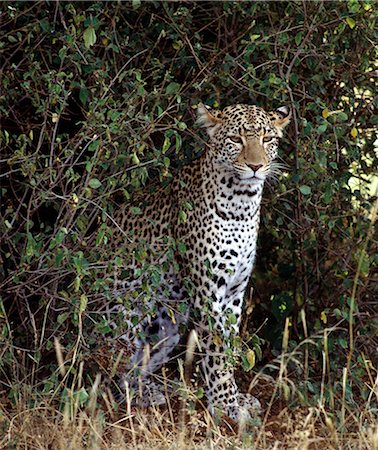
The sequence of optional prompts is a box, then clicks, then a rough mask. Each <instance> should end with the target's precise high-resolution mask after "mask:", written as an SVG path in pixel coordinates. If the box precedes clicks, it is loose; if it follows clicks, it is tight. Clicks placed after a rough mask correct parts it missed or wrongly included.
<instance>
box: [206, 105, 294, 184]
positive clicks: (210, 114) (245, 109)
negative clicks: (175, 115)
mask: <svg viewBox="0 0 378 450" xmlns="http://www.w3.org/2000/svg"><path fill="white" fill-rule="evenodd" d="M290 117H291V112H290V110H289V108H288V107H286V106H283V107H281V108H278V109H277V110H276V111H272V112H266V111H264V110H263V109H262V108H259V107H258V106H250V105H234V106H228V107H227V108H225V109H224V110H222V111H218V110H213V109H211V108H209V107H207V106H204V105H202V104H200V105H199V106H198V123H199V124H200V125H201V126H203V127H204V128H206V130H207V133H208V135H209V137H210V140H209V151H210V153H211V155H212V158H213V159H214V160H215V161H216V162H217V163H220V164H221V165H222V166H224V167H225V168H226V169H228V170H230V171H233V172H234V173H235V174H237V175H238V176H239V178H241V179H245V180H251V181H252V182H261V181H264V180H265V179H266V178H267V176H269V174H272V173H274V172H275V169H276V168H277V167H278V165H277V164H276V163H274V159H275V158H276V157H277V153H278V141H279V138H280V137H282V133H283V129H284V128H285V127H286V126H287V125H288V124H289V122H290Z"/></svg>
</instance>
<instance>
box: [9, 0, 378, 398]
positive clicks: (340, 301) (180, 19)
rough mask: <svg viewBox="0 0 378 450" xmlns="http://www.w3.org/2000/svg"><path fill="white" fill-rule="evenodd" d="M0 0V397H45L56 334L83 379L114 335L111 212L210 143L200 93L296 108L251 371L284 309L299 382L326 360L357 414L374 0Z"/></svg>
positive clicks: (372, 309) (367, 309) (364, 314)
mask: <svg viewBox="0 0 378 450" xmlns="http://www.w3.org/2000/svg"><path fill="white" fill-rule="evenodd" d="M0 7H1V16H2V22H3V24H2V29H1V33H2V36H1V43H0V46H1V47H0V48H1V54H2V58H1V65H2V72H1V73H2V75H1V97H0V114H1V165H2V170H1V172H2V173H1V223H0V227H1V261H2V269H1V270H2V271H1V296H2V297H1V299H0V307H1V309H0V342H1V345H0V391H2V390H6V391H7V392H8V393H9V392H11V394H12V395H13V396H17V392H18V389H19V383H20V382H21V380H23V382H27V383H29V384H32V383H34V382H36V381H37V380H43V384H42V387H41V388H43V389H45V392H48V391H49V389H51V388H52V386H54V383H55V382H56V380H57V378H58V376H59V372H58V371H56V365H55V364H56V362H55V351H54V338H57V339H58V340H59V342H61V345H62V346H63V348H64V353H65V354H66V355H67V360H68V361H71V362H72V364H71V369H70V370H72V371H74V370H75V367H74V365H75V364H74V363H77V362H80V361H85V360H86V358H87V357H88V355H89V354H91V353H92V352H93V351H94V350H95V349H96V348H97V346H98V345H99V343H100V342H101V338H102V337H103V336H104V335H105V333H108V332H110V331H111V330H110V327H109V324H108V323H107V321H106V319H105V318H104V316H103V314H102V312H101V310H100V307H99V304H100V303H101V301H100V302H99V300H98V298H107V299H109V298H110V297H111V291H112V286H113V284H114V277H115V275H114V274H115V272H116V269H117V268H118V269H122V261H123V259H122V258H124V257H125V255H127V252H128V246H127V243H125V246H124V248H120V249H118V250H117V252H116V254H114V253H113V252H111V251H109V247H108V245H107V244H108V243H109V242H110V241H111V239H112V229H114V226H116V225H115V224H114V223H113V222H112V217H113V213H114V210H115V209H116V208H119V207H123V206H127V204H128V203H129V202H130V201H131V200H132V198H133V197H134V196H135V195H136V194H137V195H143V192H145V189H146V186H147V188H148V189H149V188H151V186H153V185H156V184H160V183H168V182H169V180H170V179H171V177H172V176H180V175H179V173H180V171H179V169H180V166H182V164H184V163H186V162H188V161H190V160H191V159H193V158H195V157H196V156H198V155H199V154H200V153H201V151H203V149H204V139H205V136H204V135H203V134H202V132H200V131H199V130H198V128H197V127H196V125H195V107H196V105H197V104H198V102H200V101H202V102H204V103H207V104H209V105H211V106H214V107H221V108H222V107H225V106H228V105H231V104H235V103H243V102H244V103H252V104H257V105H260V106H262V107H264V108H265V109H267V110H270V109H274V108H277V107H279V106H281V105H284V104H286V105H289V106H290V107H291V108H292V111H293V119H292V125H291V126H290V128H289V130H288V132H287V134H286V138H285V139H284V142H283V144H282V146H281V147H282V148H281V159H282V161H283V162H285V163H286V164H287V166H288V168H287V171H284V173H283V174H282V176H281V177H280V179H279V181H278V182H277V183H275V184H273V185H270V186H267V188H266V191H265V200H264V205H263V220H262V226H261V230H260V237H259V251H258V257H257V267H256V270H255V273H254V276H253V278H252V281H251V293H248V296H247V297H248V301H247V303H248V305H249V309H248V311H247V313H250V312H251V309H252V307H253V315H252V316H251V315H250V314H249V315H248V314H247V318H248V320H246V322H245V325H244V329H245V330H246V333H245V336H246V335H247V334H248V333H253V332H254V331H255V330H256V329H258V330H259V331H258V332H257V338H256V337H255V339H254V341H253V342H254V345H255V347H254V350H255V352H256V355H257V356H258V359H259V360H260V362H259V364H263V363H267V362H269V361H270V360H271V359H272V358H273V357H274V356H275V355H277V351H278V350H280V349H281V345H282V334H283V329H284V324H285V321H286V319H287V318H290V320H289V321H288V322H286V323H287V325H288V332H289V341H288V342H287V343H286V344H285V345H284V347H285V350H288V351H291V350H293V349H294V348H296V346H297V345H299V347H298V348H299V351H300V352H301V351H302V350H301V349H303V355H304V356H303V358H302V356H299V357H298V359H301V358H302V360H303V359H305V364H304V366H303V367H304V369H305V377H300V378H301V379H302V381H303V380H304V382H305V386H306V390H307V389H308V390H309V392H310V393H313V394H314V395H318V394H319V390H318V388H317V386H318V384H319V383H320V381H321V379H320V375H321V373H322V370H323V369H324V370H325V371H326V373H327V383H328V385H327V386H328V388H329V393H328V395H329V401H330V403H331V404H332V402H333V397H332V394H331V393H332V392H335V393H336V396H337V395H338V394H340V395H341V390H342V389H343V392H344V394H343V395H344V396H345V395H346V396H347V400H348V401H350V402H351V403H353V401H354V397H353V396H358V397H359V396H360V395H365V398H366V397H367V396H368V395H369V394H370V392H369V391H366V392H365V394H364V393H363V391H362V390H360V389H357V388H356V387H359V386H362V385H363V383H364V381H365V380H366V379H367V378H366V377H368V376H372V377H374V376H376V374H375V375H374V367H375V368H376V367H377V365H378V360H377V354H378V352H377V346H378V342H377V331H378V312H377V291H376V290H375V291H374V289H376V287H377V286H376V284H374V270H376V266H377V262H378V256H377V254H376V253H374V250H375V249H376V248H377V242H376V236H374V233H373V231H374V227H373V219H374V216H375V215H376V211H377V206H374V204H375V205H377V203H376V192H374V189H376V186H377V177H376V169H377V165H378V152H377V147H376V146H375V145H374V141H375V139H376V137H375V133H374V129H375V127H376V124H377V119H378V116H377V115H376V110H377V109H376V108H377V100H376V99H375V100H374V98H373V91H374V84H373V79H374V76H376V74H377V72H376V68H375V67H374V58H375V56H376V55H375V53H374V39H375V35H374V29H376V23H375V17H376V16H377V8H376V5H374V3H373V2H369V1H364V2H363V1H357V0H348V1H345V2H299V1H292V2H171V3H169V2H148V3H141V2H140V1H137V0H135V1H133V2H127V3H122V2H76V3H75V2H72V3H71V2H3V3H2V4H1V5H0ZM374 208H375V210H374ZM135 212H136V214H138V211H137V210H136V211H135ZM141 220H142V217H141ZM93 236H94V239H93V238H90V237H93ZM172 245H174V243H172ZM140 260H141V267H143V270H149V271H150V272H151V284H152V285H153V284H154V283H156V284H158V283H159V280H160V278H159V268H158V267H151V266H149V267H146V266H145V265H143V252H142V251H141V252H140ZM375 282H376V279H375ZM266 319H267V320H266ZM311 335H314V336H315V337H316V336H317V337H319V339H314V341H313V342H312V343H311V344H306V345H304V346H300V342H302V341H303V339H305V338H307V337H308V336H311ZM321 337H323V338H324V339H320V338H321ZM322 352H323V354H324V352H325V354H326V359H327V361H328V364H327V367H326V368H324V366H323V363H322ZM297 356H298V355H297ZM345 367H346V368H347V370H348V377H349V378H348V380H349V379H350V380H352V381H350V383H349V384H348V386H349V387H348V389H347V392H346V394H345V385H344V387H342V382H341V379H342V373H343V368H345ZM86 369H88V367H86ZM297 370H298V371H299V374H297V375H300V371H301V370H302V369H300V368H299V367H298V368H297ZM375 370H376V369H375ZM87 373H89V376H94V373H91V372H90V370H87ZM293 376H294V374H293ZM323 381H324V378H323ZM370 381H371V380H370ZM306 392H307V391H306ZM327 392H328V391H327ZM12 395H11V397H12ZM319 395H320V394H319ZM84 397H85V395H84ZM84 400H85V398H84V399H83V401H84Z"/></svg>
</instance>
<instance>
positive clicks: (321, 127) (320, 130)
mask: <svg viewBox="0 0 378 450" xmlns="http://www.w3.org/2000/svg"><path fill="white" fill-rule="evenodd" d="M327 127H328V123H327V122H324V123H322V124H321V125H319V126H318V128H317V129H316V131H317V132H318V133H319V134H323V133H325V131H326V130H327Z"/></svg>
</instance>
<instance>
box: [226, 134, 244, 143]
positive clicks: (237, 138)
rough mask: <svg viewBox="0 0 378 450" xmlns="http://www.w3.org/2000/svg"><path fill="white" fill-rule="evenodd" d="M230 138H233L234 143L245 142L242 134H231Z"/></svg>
mask: <svg viewBox="0 0 378 450" xmlns="http://www.w3.org/2000/svg"><path fill="white" fill-rule="evenodd" d="M229 138H230V139H231V141H232V142H233V143H234V144H243V139H242V137H241V136H238V135H234V136H229Z"/></svg>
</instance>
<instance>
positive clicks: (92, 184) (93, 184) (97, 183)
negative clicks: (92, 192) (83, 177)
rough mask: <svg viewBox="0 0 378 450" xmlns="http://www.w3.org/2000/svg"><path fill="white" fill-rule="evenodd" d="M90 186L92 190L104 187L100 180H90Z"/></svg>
mask: <svg viewBox="0 0 378 450" xmlns="http://www.w3.org/2000/svg"><path fill="white" fill-rule="evenodd" d="M88 184H89V186H90V187H91V188H92V189H98V188H99V187H100V186H101V185H102V183H101V181H100V180H99V179H98V178H92V179H91V180H89V183H88Z"/></svg>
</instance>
